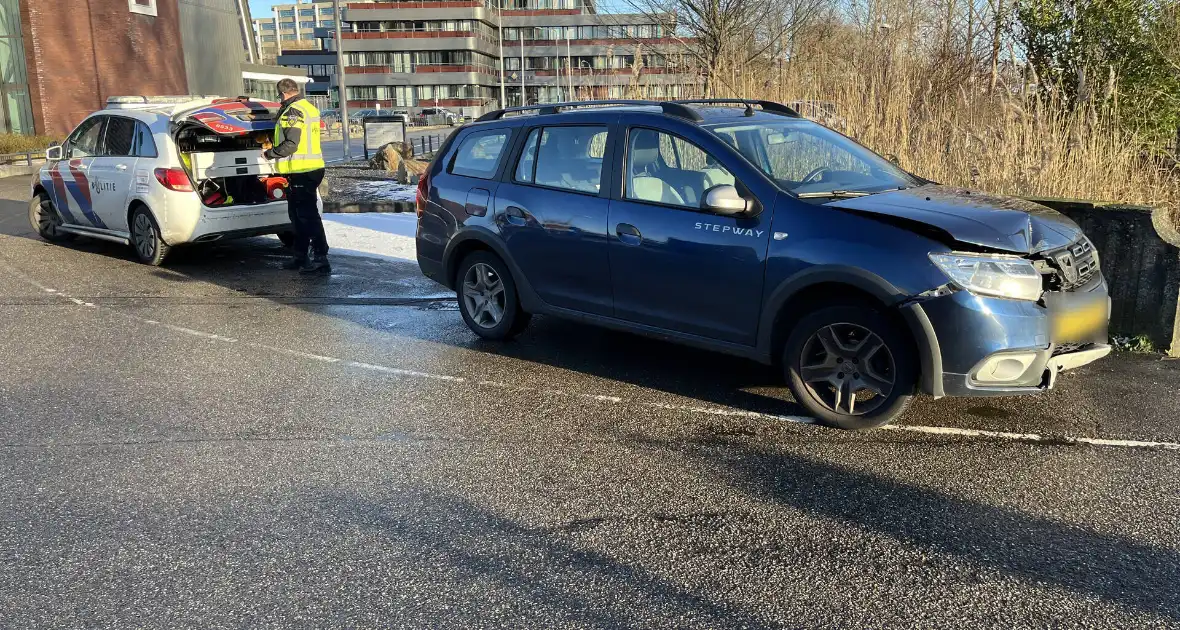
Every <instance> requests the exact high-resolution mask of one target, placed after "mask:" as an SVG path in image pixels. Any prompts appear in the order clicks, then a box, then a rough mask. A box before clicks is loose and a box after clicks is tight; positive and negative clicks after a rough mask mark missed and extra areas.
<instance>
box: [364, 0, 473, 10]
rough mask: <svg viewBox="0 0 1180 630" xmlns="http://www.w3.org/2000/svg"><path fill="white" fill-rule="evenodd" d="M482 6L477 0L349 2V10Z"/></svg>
mask: <svg viewBox="0 0 1180 630" xmlns="http://www.w3.org/2000/svg"><path fill="white" fill-rule="evenodd" d="M482 6H484V3H483V2H479V1H478V0H440V1H424V2H370V3H365V4H349V5H347V7H346V8H347V9H348V10H349V11H379V10H388V9H467V8H478V7H482Z"/></svg>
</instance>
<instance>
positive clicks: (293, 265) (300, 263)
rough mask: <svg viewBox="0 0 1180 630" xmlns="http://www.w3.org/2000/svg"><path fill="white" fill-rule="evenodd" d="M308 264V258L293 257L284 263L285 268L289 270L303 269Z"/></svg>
mask: <svg viewBox="0 0 1180 630" xmlns="http://www.w3.org/2000/svg"><path fill="white" fill-rule="evenodd" d="M306 266H307V259H306V258H292V259H291V260H288V261H287V262H285V263H283V269H286V270H287V271H295V270H296V269H303V268H304V267H306Z"/></svg>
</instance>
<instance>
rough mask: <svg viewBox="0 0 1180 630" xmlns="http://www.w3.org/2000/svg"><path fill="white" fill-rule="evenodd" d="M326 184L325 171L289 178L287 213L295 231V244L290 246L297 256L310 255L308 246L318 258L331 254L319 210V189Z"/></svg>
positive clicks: (293, 174)
mask: <svg viewBox="0 0 1180 630" xmlns="http://www.w3.org/2000/svg"><path fill="white" fill-rule="evenodd" d="M322 181H324V169H322V168H321V169H319V170H315V171H308V172H306V173H290V174H288V175H287V214H288V215H289V216H290V217H291V227H293V228H294V229H295V243H294V244H293V245H292V246H291V248H292V249H293V250H295V255H296V256H299V257H301V258H302V257H305V256H307V247H308V244H310V245H311V250H312V252H313V253H314V254H315V255H316V256H324V255H326V254H327V253H328V237H327V236H326V235H325V234H324V221H323V219H321V218H320V212H319V209H318V208H317V207H316V202H315V201H316V196H315V194H316V189H317V188H319V187H320V182H322Z"/></svg>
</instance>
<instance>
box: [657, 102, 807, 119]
mask: <svg viewBox="0 0 1180 630" xmlns="http://www.w3.org/2000/svg"><path fill="white" fill-rule="evenodd" d="M672 102H673V103H679V104H683V105H745V106H746V115H747V116H752V115H753V114H754V106H755V105H757V106H759V107H761V108H762V111H764V112H769V113H771V114H778V115H780V116H790V117H791V118H802V116H800V115H799V112H797V111H795V110H794V109H791V108H790V107H787V106H786V105H783V104H782V103H776V102H774V101H760V100H756V99H755V100H751V99H746V98H694V99H688V100H679V101H672Z"/></svg>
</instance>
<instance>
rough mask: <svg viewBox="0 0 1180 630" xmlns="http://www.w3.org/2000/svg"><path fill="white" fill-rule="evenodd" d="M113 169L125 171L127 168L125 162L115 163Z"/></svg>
mask: <svg viewBox="0 0 1180 630" xmlns="http://www.w3.org/2000/svg"><path fill="white" fill-rule="evenodd" d="M115 170H116V171H125V170H127V165H126V164H116V165H115Z"/></svg>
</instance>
